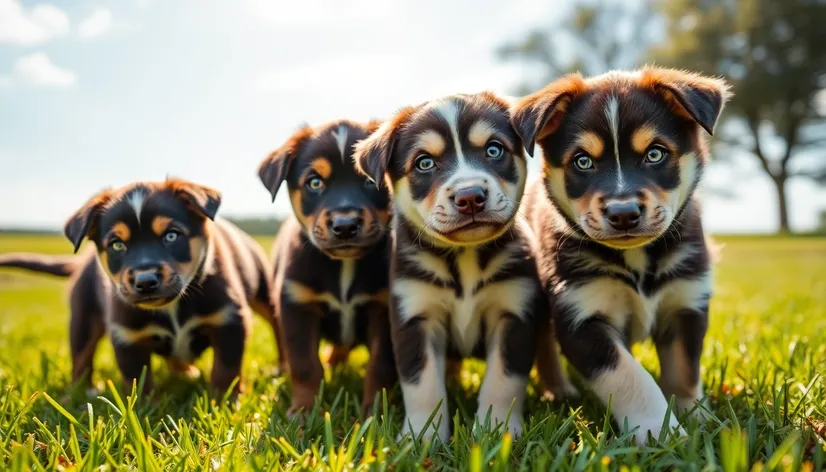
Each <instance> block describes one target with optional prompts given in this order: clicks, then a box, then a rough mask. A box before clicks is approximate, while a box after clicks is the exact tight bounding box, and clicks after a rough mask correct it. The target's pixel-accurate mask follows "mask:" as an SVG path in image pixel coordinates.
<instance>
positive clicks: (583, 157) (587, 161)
mask: <svg viewBox="0 0 826 472" xmlns="http://www.w3.org/2000/svg"><path fill="white" fill-rule="evenodd" d="M574 165H575V166H576V167H577V169H579V170H590V169H593V168H594V160H593V159H591V156H589V155H587V154H583V153H580V154H577V155H576V156H574Z"/></svg>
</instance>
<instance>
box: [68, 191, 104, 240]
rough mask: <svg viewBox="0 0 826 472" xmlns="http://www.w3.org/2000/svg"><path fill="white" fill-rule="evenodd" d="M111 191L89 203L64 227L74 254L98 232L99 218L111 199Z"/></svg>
mask: <svg viewBox="0 0 826 472" xmlns="http://www.w3.org/2000/svg"><path fill="white" fill-rule="evenodd" d="M111 197H112V194H111V190H108V189H107V190H104V191H102V192H100V193H99V194H97V195H95V196H94V197H92V198H91V199H89V201H87V202H86V203H85V204H84V205H83V206H82V207H80V209H79V210H78V211H76V212H75V213H74V214H73V215H72V216H71V217H69V219H68V220H67V221H66V224H65V225H64V226H63V234H65V235H66V238H68V239H69V241H71V242H72V246H73V247H74V252H77V250H78V249H80V245H81V244H82V243H83V240H84V238H86V237H87V236H88V237H93V236H94V234H95V233H96V232H97V231H98V218H99V217H100V212H101V210H102V209H103V206H104V205H106V204H107V203H108V202H109V200H110V199H111Z"/></svg>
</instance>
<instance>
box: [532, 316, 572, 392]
mask: <svg viewBox="0 0 826 472" xmlns="http://www.w3.org/2000/svg"><path fill="white" fill-rule="evenodd" d="M543 324H544V326H542V328H541V329H540V331H539V340H538V343H537V347H536V370H537V371H538V372H539V380H540V382H541V384H542V388H543V389H545V391H546V392H550V393H551V394H552V395H553V397H554V399H555V400H563V399H565V398H572V397H576V396H578V395H579V392H577V389H576V387H574V386H573V384H572V383H571V382H570V381H569V380H568V376H567V375H566V374H565V371H564V370H562V362H561V359H560V355H559V351H558V350H557V346H556V336H555V334H554V325H553V323H551V322H543Z"/></svg>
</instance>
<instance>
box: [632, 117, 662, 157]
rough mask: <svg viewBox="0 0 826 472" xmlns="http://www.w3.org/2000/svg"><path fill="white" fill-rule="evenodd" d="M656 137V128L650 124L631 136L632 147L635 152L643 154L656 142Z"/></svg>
mask: <svg viewBox="0 0 826 472" xmlns="http://www.w3.org/2000/svg"><path fill="white" fill-rule="evenodd" d="M656 137H657V129H656V128H654V127H653V126H652V125H649V124H646V125H643V126H641V127H639V128H637V129H636V130H634V132H633V133H632V134H631V147H632V148H634V152H636V153H638V154H642V153H644V152H645V150H646V149H648V146H650V145H651V143H653V142H654V139H655V138H656Z"/></svg>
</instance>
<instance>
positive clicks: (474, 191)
mask: <svg viewBox="0 0 826 472" xmlns="http://www.w3.org/2000/svg"><path fill="white" fill-rule="evenodd" d="M486 200H487V196H486V195H485V190H484V189H483V188H482V187H469V188H463V189H462V190H459V191H458V192H456V195H454V196H453V205H455V206H456V209H457V210H459V213H461V214H463V215H473V214H474V213H479V212H480V211H482V210H484V209H485V201H486Z"/></svg>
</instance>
